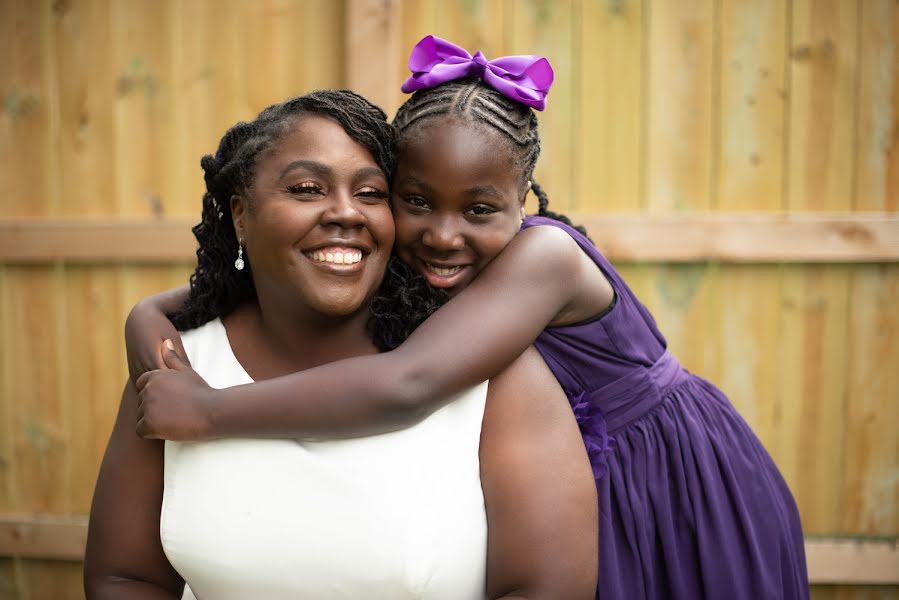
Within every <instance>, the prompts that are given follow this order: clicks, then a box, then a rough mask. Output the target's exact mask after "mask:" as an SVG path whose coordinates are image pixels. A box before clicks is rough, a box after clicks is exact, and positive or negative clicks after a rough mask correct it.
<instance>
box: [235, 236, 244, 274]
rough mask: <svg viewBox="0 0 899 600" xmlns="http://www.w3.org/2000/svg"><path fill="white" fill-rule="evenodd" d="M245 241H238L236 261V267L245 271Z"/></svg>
mask: <svg viewBox="0 0 899 600" xmlns="http://www.w3.org/2000/svg"><path fill="white" fill-rule="evenodd" d="M243 266H244V263H243V243H242V242H237V260H235V261H234V268H235V269H237V270H238V271H243Z"/></svg>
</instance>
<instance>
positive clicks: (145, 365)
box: [125, 285, 190, 381]
mask: <svg viewBox="0 0 899 600" xmlns="http://www.w3.org/2000/svg"><path fill="white" fill-rule="evenodd" d="M189 293H190V286H189V285H182V286H181V287H178V288H175V289H173V290H168V291H166V292H162V293H161V294H156V295H155V296H150V297H149V298H144V299H143V300H141V301H140V302H138V303H137V304H135V305H134V308H132V309H131V312H130V313H128V318H127V319H125V351H126V353H127V355H128V375H129V376H130V377H131V381H137V379H138V378H139V377H140V376H141V375H143V374H144V373H146V372H147V371H151V370H153V369H162V368H165V363H164V362H163V360H162V356H161V354H160V349H161V347H162V343H163V341H164V340H166V339H170V340H172V342H173V344H174V346H175V347H176V348H177V349H178V350H179V351H180V352H181V356H186V354H185V352H184V347H183V346H182V345H181V336H180V335H179V334H178V331H177V330H176V329H175V326H174V325H172V323H171V322H170V321H169V320H168V318H167V317H166V315H167V314H170V313H173V312H175V311H176V310H178V309H179V308H181V306H182V305H183V304H184V303H185V302H187V296H188V294H189Z"/></svg>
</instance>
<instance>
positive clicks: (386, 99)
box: [344, 0, 408, 115]
mask: <svg viewBox="0 0 899 600" xmlns="http://www.w3.org/2000/svg"><path fill="white" fill-rule="evenodd" d="M401 10H402V5H401V3H400V2H399V0H389V1H388V2H374V1H372V0H350V2H349V4H348V6H347V11H346V16H345V23H346V26H345V27H346V41H345V44H344V55H345V56H346V84H347V87H349V88H350V89H352V90H355V91H357V92H359V93H360V94H362V95H363V96H365V97H366V98H368V99H369V100H371V101H372V102H374V103H375V104H377V105H378V106H381V107H382V108H384V110H385V112H387V113H388V114H390V115H392V114H393V113H394V112H395V111H396V108H397V107H398V106H399V105H400V104H401V103H402V99H401V98H400V96H401V94H400V89H399V87H400V83H399V81H396V80H395V79H394V77H390V76H385V74H387V75H390V74H394V73H396V71H395V70H394V68H390V67H391V66H393V67H395V66H396V65H397V64H398V63H400V62H401V60H400V56H401V55H402V54H403V52H408V50H404V49H401V48H400V40H401V37H402V34H401V30H402V27H403V19H402V17H401V14H402V13H401ZM400 81H401V80H400Z"/></svg>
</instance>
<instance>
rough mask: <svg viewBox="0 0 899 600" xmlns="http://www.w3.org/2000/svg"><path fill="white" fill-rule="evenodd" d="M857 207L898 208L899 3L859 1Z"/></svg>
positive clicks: (863, 208) (855, 205)
mask: <svg viewBox="0 0 899 600" xmlns="http://www.w3.org/2000/svg"><path fill="white" fill-rule="evenodd" d="M859 9H860V10H861V15H860V19H861V21H860V23H859V28H860V37H861V47H860V53H861V54H860V56H859V61H858V64H859V70H860V73H859V90H858V99H857V102H858V108H857V110H858V147H857V148H856V159H855V175H854V179H855V190H854V192H855V200H854V202H853V208H854V209H856V210H887V211H896V210H899V125H897V123H899V4H897V3H896V2H894V1H893V2H891V1H890V0H865V1H864V2H861V3H860V4H859Z"/></svg>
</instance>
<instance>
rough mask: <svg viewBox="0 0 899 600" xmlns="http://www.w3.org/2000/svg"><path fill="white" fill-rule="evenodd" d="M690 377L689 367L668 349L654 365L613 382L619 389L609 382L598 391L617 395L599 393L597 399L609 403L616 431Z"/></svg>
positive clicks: (610, 427)
mask: <svg viewBox="0 0 899 600" xmlns="http://www.w3.org/2000/svg"><path fill="white" fill-rule="evenodd" d="M689 377H690V374H689V373H688V372H687V370H686V369H684V368H683V367H682V366H681V364H680V363H679V362H678V361H677V359H676V358H674V356H672V355H671V353H670V352H668V351H667V350H666V351H665V352H664V354H662V355H661V356H660V357H659V358H658V360H657V361H656V362H655V364H654V365H652V366H651V367H643V368H641V369H639V370H636V371H635V372H634V374H633V375H629V376H626V377H624V378H623V379H622V380H620V381H619V382H616V383H615V384H612V386H614V387H617V388H619V389H617V390H609V389H607V388H608V387H612V386H607V388H603V389H601V390H598V391H597V392H594V394H597V395H600V396H604V395H609V396H614V397H605V398H603V397H596V398H594V401H595V402H598V403H599V405H600V406H604V407H605V409H604V410H603V414H604V417H605V420H606V426H607V427H608V431H609V433H610V434H614V433H616V432H617V431H620V430H621V429H623V428H624V427H626V426H627V425H629V424H630V423H632V422H633V421H635V420H637V419H639V418H640V417H642V416H643V415H645V414H646V413H648V412H649V411H651V410H652V409H654V408H655V407H656V406H658V405H659V404H661V403H662V401H663V400H664V398H665V397H666V396H667V395H668V393H669V392H670V391H671V390H672V388H674V387H675V386H677V385H678V384H680V383H682V382H684V381H686V380H687V379H689ZM616 392H617V393H616Z"/></svg>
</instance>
